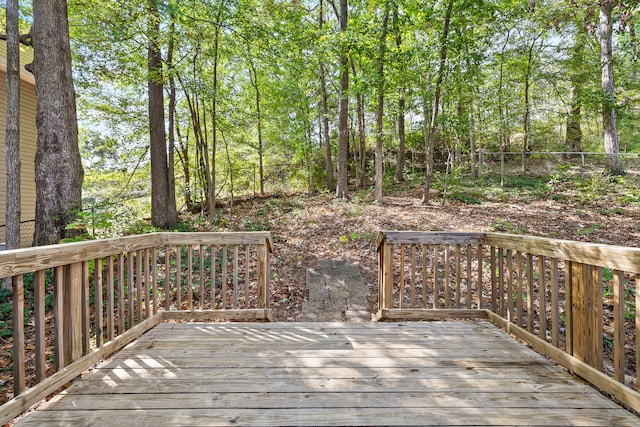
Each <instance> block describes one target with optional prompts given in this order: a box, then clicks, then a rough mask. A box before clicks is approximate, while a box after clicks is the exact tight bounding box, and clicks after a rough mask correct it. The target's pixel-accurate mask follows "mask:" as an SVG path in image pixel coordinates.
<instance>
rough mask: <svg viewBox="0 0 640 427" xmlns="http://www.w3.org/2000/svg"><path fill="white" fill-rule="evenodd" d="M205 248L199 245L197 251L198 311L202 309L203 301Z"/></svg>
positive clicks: (204, 289)
mask: <svg viewBox="0 0 640 427" xmlns="http://www.w3.org/2000/svg"><path fill="white" fill-rule="evenodd" d="M204 248H205V246H204V245H200V247H199V250H198V255H199V257H200V265H199V269H200V271H199V280H200V297H199V298H198V308H199V309H200V310H203V309H204V301H205V292H206V288H205V280H204V251H205V249H204Z"/></svg>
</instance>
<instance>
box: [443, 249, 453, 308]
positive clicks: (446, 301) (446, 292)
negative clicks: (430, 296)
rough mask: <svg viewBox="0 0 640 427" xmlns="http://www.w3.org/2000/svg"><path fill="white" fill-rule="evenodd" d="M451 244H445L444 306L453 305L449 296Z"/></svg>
mask: <svg viewBox="0 0 640 427" xmlns="http://www.w3.org/2000/svg"><path fill="white" fill-rule="evenodd" d="M449 250H450V249H449V245H445V246H444V308H450V307H451V298H450V296H449V292H450V291H449V285H450V283H449V262H450V260H449V257H450V256H451V254H450V253H449Z"/></svg>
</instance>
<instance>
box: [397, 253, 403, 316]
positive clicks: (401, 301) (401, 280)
mask: <svg viewBox="0 0 640 427" xmlns="http://www.w3.org/2000/svg"><path fill="white" fill-rule="evenodd" d="M398 307H400V308H404V244H402V243H401V244H400V294H399V295H398Z"/></svg>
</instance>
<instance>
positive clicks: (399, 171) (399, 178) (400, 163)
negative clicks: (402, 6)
mask: <svg viewBox="0 0 640 427" xmlns="http://www.w3.org/2000/svg"><path fill="white" fill-rule="evenodd" d="M393 22H394V27H395V28H394V29H395V33H396V48H397V49H398V51H399V50H400V49H401V48H402V34H400V29H399V25H398V6H397V4H396V5H395V9H394V11H393ZM404 91H405V88H404V86H402V87H400V97H399V98H398V156H397V158H396V171H395V174H394V181H395V182H403V181H404V163H405V146H406V144H405V129H404V128H405V126H404V112H405V99H404Z"/></svg>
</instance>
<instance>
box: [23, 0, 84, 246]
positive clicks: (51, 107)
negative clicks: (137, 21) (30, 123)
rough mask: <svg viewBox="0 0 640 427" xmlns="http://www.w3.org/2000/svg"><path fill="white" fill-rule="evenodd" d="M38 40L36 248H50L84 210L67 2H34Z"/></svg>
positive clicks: (35, 70)
mask: <svg viewBox="0 0 640 427" xmlns="http://www.w3.org/2000/svg"><path fill="white" fill-rule="evenodd" d="M32 37H33V39H32V42H33V52H34V61H33V74H34V77H35V81H36V98H37V100H38V101H37V108H36V127H37V130H38V136H37V143H36V145H37V148H36V161H35V165H36V166H35V174H36V223H35V233H34V244H35V245H49V244H53V243H58V242H59V241H60V239H62V238H64V237H67V236H69V235H71V234H73V233H72V232H70V231H68V230H66V226H67V224H69V223H71V222H72V221H73V220H74V219H75V217H76V214H77V212H78V211H79V210H81V209H82V180H83V178H84V171H83V169H82V163H81V161H80V150H79V148H78V122H77V116H76V98H75V91H74V88H73V78H72V74H71V48H70V45H69V21H68V16H67V2H66V0H39V1H36V2H33V26H32Z"/></svg>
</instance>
